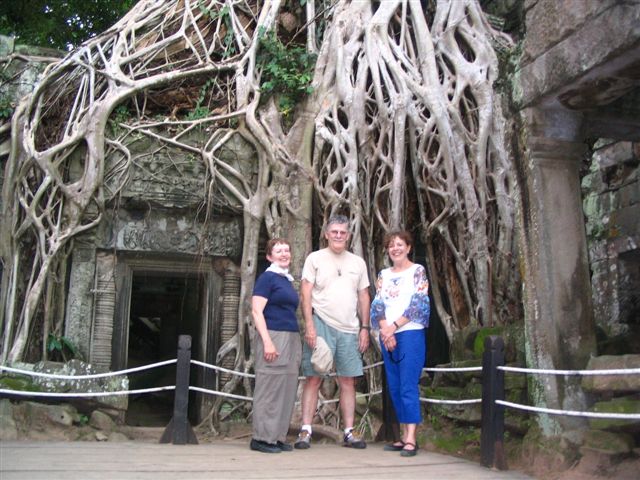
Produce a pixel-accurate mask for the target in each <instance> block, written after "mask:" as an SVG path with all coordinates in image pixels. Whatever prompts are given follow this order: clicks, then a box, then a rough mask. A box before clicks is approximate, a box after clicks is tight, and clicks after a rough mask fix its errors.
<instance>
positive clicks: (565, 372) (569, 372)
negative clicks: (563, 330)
mask: <svg viewBox="0 0 640 480" xmlns="http://www.w3.org/2000/svg"><path fill="white" fill-rule="evenodd" d="M498 370H503V371H505V372H518V373H540V374H544V375H628V374H631V375H633V374H637V373H640V368H617V369H611V370H545V369H543V368H521V367H498Z"/></svg>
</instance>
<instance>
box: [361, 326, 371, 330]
mask: <svg viewBox="0 0 640 480" xmlns="http://www.w3.org/2000/svg"><path fill="white" fill-rule="evenodd" d="M360 330H371V325H360Z"/></svg>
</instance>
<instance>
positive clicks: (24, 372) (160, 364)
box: [0, 358, 177, 380]
mask: <svg viewBox="0 0 640 480" xmlns="http://www.w3.org/2000/svg"><path fill="white" fill-rule="evenodd" d="M176 362H177V359H175V358H174V359H173V360H165V361H163V362H158V363H151V364H149V365H143V366H141V367H134V368H128V369H127V370H120V371H117V372H106V373H93V374H90V375H58V374H54V373H42V372H34V371H32V370H21V369H19V368H12V367H6V366H4V365H0V371H2V370H5V371H7V372H10V373H19V374H21V375H28V376H31V377H41V378H55V379H59V380H88V379H91V378H105V377H117V376H118V375H126V374H127V373H133V372H141V371H143V370H150V369H152V368H157V367H163V366H165V365H171V364H172V363H176Z"/></svg>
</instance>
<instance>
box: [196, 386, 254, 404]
mask: <svg viewBox="0 0 640 480" xmlns="http://www.w3.org/2000/svg"><path fill="white" fill-rule="evenodd" d="M189 390H190V391H191V390H192V391H194V392H200V393H208V394H210V395H220V396H221V397H228V398H235V399H236V400H246V401H248V402H252V401H253V398H252V397H245V396H244V395H236V394H235V393H226V392H220V391H218V390H209V389H206V388H201V387H194V386H191V385H190V386H189Z"/></svg>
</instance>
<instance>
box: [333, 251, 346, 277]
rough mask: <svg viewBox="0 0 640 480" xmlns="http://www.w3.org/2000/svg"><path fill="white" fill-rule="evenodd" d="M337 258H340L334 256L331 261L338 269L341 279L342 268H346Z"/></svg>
mask: <svg viewBox="0 0 640 480" xmlns="http://www.w3.org/2000/svg"><path fill="white" fill-rule="evenodd" d="M336 258H339V257H338V256H337V255H335V254H334V255H333V256H332V257H331V261H332V262H333V266H334V267H336V271H337V272H338V276H339V277H341V276H342V267H343V266H344V265H343V263H344V262H337V261H336Z"/></svg>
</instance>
